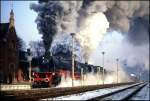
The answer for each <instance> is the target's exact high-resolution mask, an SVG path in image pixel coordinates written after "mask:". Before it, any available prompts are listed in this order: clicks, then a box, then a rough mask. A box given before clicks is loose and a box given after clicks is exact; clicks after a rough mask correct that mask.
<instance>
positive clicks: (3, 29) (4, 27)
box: [0, 23, 9, 39]
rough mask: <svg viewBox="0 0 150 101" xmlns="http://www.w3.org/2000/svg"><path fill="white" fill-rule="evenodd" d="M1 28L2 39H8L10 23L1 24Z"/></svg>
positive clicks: (0, 35) (0, 36) (0, 37)
mask: <svg viewBox="0 0 150 101" xmlns="http://www.w3.org/2000/svg"><path fill="white" fill-rule="evenodd" d="M0 25H1V28H0V31H1V33H0V39H3V38H4V37H6V34H7V32H8V30H9V23H0Z"/></svg>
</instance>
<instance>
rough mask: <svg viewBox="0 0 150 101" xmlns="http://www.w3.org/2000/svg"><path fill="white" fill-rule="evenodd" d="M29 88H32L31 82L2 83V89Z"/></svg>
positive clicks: (0, 88) (0, 89)
mask: <svg viewBox="0 0 150 101" xmlns="http://www.w3.org/2000/svg"><path fill="white" fill-rule="evenodd" d="M29 89H31V85H30V84H29V83H13V84H0V91H7V90H29Z"/></svg>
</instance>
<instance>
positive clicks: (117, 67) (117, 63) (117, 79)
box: [116, 58, 119, 83]
mask: <svg viewBox="0 0 150 101" xmlns="http://www.w3.org/2000/svg"><path fill="white" fill-rule="evenodd" d="M116 61H117V83H118V61H119V59H118V58H117V59H116Z"/></svg>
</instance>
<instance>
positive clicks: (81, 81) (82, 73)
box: [81, 68, 83, 86]
mask: <svg viewBox="0 0 150 101" xmlns="http://www.w3.org/2000/svg"><path fill="white" fill-rule="evenodd" d="M82 85H83V68H81V86H82Z"/></svg>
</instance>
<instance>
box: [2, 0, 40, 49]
mask: <svg viewBox="0 0 150 101" xmlns="http://www.w3.org/2000/svg"><path fill="white" fill-rule="evenodd" d="M11 2H12V1H1V20H0V21H1V22H2V23H7V22H9V17H10V10H11V8H12V6H11ZM30 3H37V1H13V10H14V15H15V28H16V31H17V35H18V36H20V37H21V38H22V39H23V40H24V41H25V43H26V45H27V46H28V43H29V42H30V41H31V40H41V35H40V34H38V30H37V25H36V23H35V19H36V17H37V13H36V12H34V11H33V10H30Z"/></svg>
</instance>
